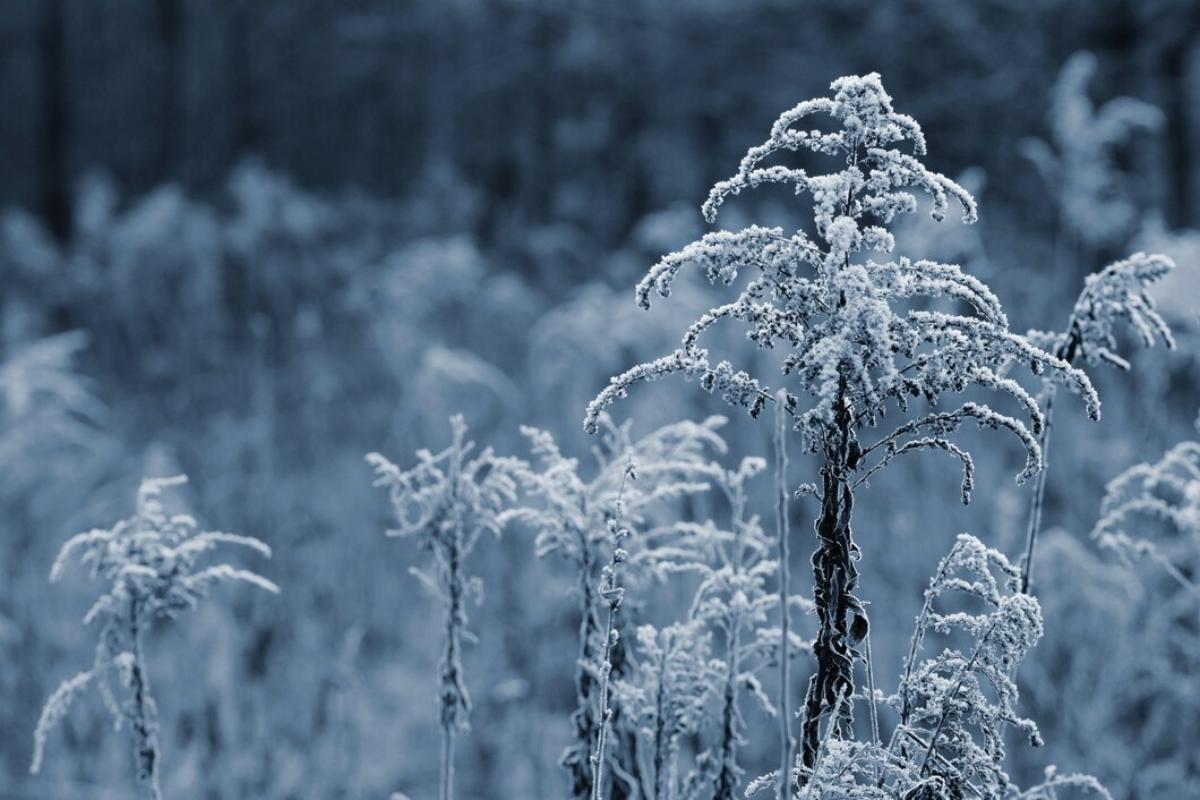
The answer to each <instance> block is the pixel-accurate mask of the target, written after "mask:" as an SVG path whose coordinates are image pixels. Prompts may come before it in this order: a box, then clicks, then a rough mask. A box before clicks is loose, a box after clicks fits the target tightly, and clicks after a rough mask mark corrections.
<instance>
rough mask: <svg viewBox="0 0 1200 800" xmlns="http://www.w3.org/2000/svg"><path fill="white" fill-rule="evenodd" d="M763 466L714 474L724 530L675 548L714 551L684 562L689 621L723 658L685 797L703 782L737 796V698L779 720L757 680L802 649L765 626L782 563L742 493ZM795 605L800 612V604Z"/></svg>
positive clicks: (706, 530) (776, 599) (729, 798)
mask: <svg viewBox="0 0 1200 800" xmlns="http://www.w3.org/2000/svg"><path fill="white" fill-rule="evenodd" d="M765 468H766V462H765V461H764V460H763V459H761V458H745V459H743V460H742V462H741V464H739V466H738V468H737V469H736V470H723V469H720V468H718V469H716V470H715V471H714V473H713V475H712V483H713V485H714V486H715V487H717V488H718V489H719V490H720V491H721V493H722V494H723V495H724V496H725V499H726V501H727V502H728V504H729V508H730V526H729V529H728V530H723V529H720V528H718V527H717V526H716V525H714V524H713V523H711V522H709V523H707V524H705V525H700V526H696V527H697V530H696V533H695V534H694V535H693V536H692V537H690V538H689V539H688V540H684V541H682V542H680V545H681V547H682V548H684V549H685V551H686V552H688V553H699V554H706V553H712V555H710V556H709V557H708V558H706V559H704V560H699V561H691V562H684V563H685V566H686V568H688V569H691V570H693V571H695V572H697V573H699V575H700V578H701V581H700V584H699V586H697V588H696V593H695V595H694V597H693V599H692V607H691V611H690V614H689V618H690V619H691V620H695V621H699V622H703V623H705V624H707V625H708V626H709V627H710V628H711V629H713V630H715V631H716V632H717V633H718V634H719V635H720V637H721V639H722V641H723V643H724V658H723V660H722V661H721V662H720V663H719V665H718V669H717V672H716V680H717V685H716V686H715V687H714V691H713V694H714V695H715V696H716V697H717V698H718V703H719V705H718V710H717V712H716V714H715V717H716V723H717V737H716V739H715V741H713V743H712V745H711V746H710V747H709V748H707V749H706V750H704V751H703V752H702V753H700V755H699V756H697V759H696V769H695V773H694V775H693V776H691V777H690V778H689V780H688V785H689V786H696V789H695V790H694V791H689V793H688V796H689V797H700V796H703V795H702V793H701V791H700V789H699V786H700V785H703V784H707V786H708V788H709V793H710V794H711V797H712V798H713V800H733V798H734V797H736V796H737V794H738V788H737V787H738V784H739V783H740V782H741V779H742V774H743V770H742V768H741V767H740V766H739V764H738V747H739V746H740V745H743V744H745V743H746V739H745V728H746V722H745V719H744V718H743V716H742V711H741V706H740V700H741V697H742V695H743V694H744V693H747V692H748V693H750V694H751V695H752V696H753V697H754V698H756V699H757V700H758V701H759V703H760V704H761V706H762V708H763V709H764V710H765V711H766V712H767V713H768V714H770V715H772V716H777V715H778V716H784V715H779V714H778V711H777V709H776V708H775V706H774V704H773V703H772V702H771V700H770V698H769V697H768V696H767V693H766V691H765V690H764V688H763V686H762V683H761V682H760V680H759V677H758V674H759V673H760V672H761V671H762V670H763V669H764V668H765V667H766V666H767V665H768V664H769V663H771V662H772V661H773V660H775V659H779V660H780V661H783V660H784V659H786V658H787V656H786V653H788V652H789V651H799V650H800V649H801V648H802V647H803V642H802V641H800V639H799V637H797V636H796V635H795V634H793V633H791V632H789V631H787V630H786V629H784V628H778V629H777V628H772V627H769V626H768V622H769V619H770V615H771V613H772V612H773V611H774V609H776V608H777V607H778V606H779V605H780V603H781V596H780V594H776V593H774V592H771V591H769V590H768V586H767V584H768V582H769V581H770V579H771V578H772V577H774V576H776V575H777V574H778V573H779V565H780V562H779V561H778V560H776V559H773V558H770V553H771V540H770V537H768V535H767V534H766V532H765V531H764V530H763V527H762V524H761V522H760V521H759V518H758V516H757V515H754V514H750V513H749V512H748V510H747V502H748V496H747V487H746V484H747V482H748V481H749V480H750V479H752V478H753V477H754V476H755V475H757V474H759V473H761V472H762V471H763V470H764V469H765ZM790 599H791V600H792V601H793V602H795V601H798V600H800V598H794V597H793V598H790ZM799 604H800V605H801V606H803V605H804V602H803V601H800V603H799ZM782 637H786V638H787V639H788V640H789V644H790V647H785V646H784V645H783V644H782V643H781V638H782Z"/></svg>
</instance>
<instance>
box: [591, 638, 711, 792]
mask: <svg viewBox="0 0 1200 800" xmlns="http://www.w3.org/2000/svg"><path fill="white" fill-rule="evenodd" d="M637 640H638V647H637V648H636V650H637V659H638V660H637V666H636V668H635V669H634V670H633V673H632V674H631V675H629V676H627V677H625V678H622V679H621V680H618V681H616V682H615V683H614V685H613V690H614V692H615V693H616V696H617V697H618V698H620V700H621V705H622V707H623V708H625V709H626V712H625V713H626V714H627V715H628V716H629V722H630V724H632V725H634V726H635V727H636V729H637V732H638V735H639V738H640V740H641V741H642V742H643V744H644V745H645V747H644V748H643V749H642V751H641V752H642V754H643V755H644V756H645V758H644V759H643V761H648V762H649V763H642V764H639V765H638V769H639V771H640V772H641V775H642V785H643V786H647V787H653V790H652V792H649V793H648V794H649V798H648V800H673V798H675V797H676V796H677V795H678V788H679V778H678V758H677V757H678V751H679V740H680V738H681V737H683V736H686V735H689V734H694V733H696V732H697V731H699V729H700V728H701V726H702V725H703V723H704V722H705V721H706V720H707V719H708V713H707V706H708V704H709V703H710V702H711V700H712V694H713V690H714V689H715V688H716V687H717V686H718V685H719V683H720V674H721V672H722V669H721V664H720V662H719V661H716V660H714V659H710V658H709V653H710V650H711V646H712V634H711V633H710V632H709V631H707V630H705V627H704V626H703V624H701V622H700V621H699V620H695V619H693V620H689V621H687V622H683V623H676V624H674V625H669V626H667V627H665V628H662V629H659V628H655V627H654V626H653V625H642V626H640V627H639V628H638V629H637Z"/></svg>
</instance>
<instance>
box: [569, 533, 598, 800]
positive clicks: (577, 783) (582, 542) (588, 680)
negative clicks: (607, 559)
mask: <svg viewBox="0 0 1200 800" xmlns="http://www.w3.org/2000/svg"><path fill="white" fill-rule="evenodd" d="M579 546H580V553H581V563H580V572H579V594H580V600H579V603H580V609H581V611H582V612H583V617H582V619H581V620H580V622H579V660H578V661H577V662H576V668H575V702H576V706H575V711H574V712H572V714H571V722H572V724H573V725H574V728H575V744H574V745H573V746H572V747H571V748H570V749H569V750H568V751H567V752H566V753H564V754H563V764H564V765H565V766H566V767H567V769H568V770H569V771H570V773H571V797H572V798H575V800H586V798H588V797H589V796H590V795H591V784H592V770H591V767H590V765H589V763H588V754H589V751H590V750H591V748H592V742H593V741H594V740H595V738H596V717H595V712H594V710H593V707H592V687H593V682H594V681H593V678H592V673H591V670H590V669H589V668H588V667H587V665H588V664H589V663H591V659H592V635H593V634H594V633H595V631H596V630H597V629H598V628H599V623H598V622H597V620H596V611H595V608H594V605H595V595H596V591H595V586H594V584H593V581H594V577H593V575H592V570H593V565H594V562H595V556H594V554H593V552H592V546H591V544H590V542H588V540H587V536H586V535H585V534H584V533H583V532H580V534H579Z"/></svg>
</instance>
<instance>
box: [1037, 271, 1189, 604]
mask: <svg viewBox="0 0 1200 800" xmlns="http://www.w3.org/2000/svg"><path fill="white" fill-rule="evenodd" d="M1174 268H1175V263H1174V262H1173V261H1172V260H1171V259H1170V258H1167V257H1166V256H1163V255H1147V254H1145V253H1134V254H1133V255H1132V256H1130V257H1129V258H1126V259H1123V260H1121V261H1117V262H1115V263H1113V264H1109V265H1108V266H1107V267H1105V268H1104V269H1102V270H1100V271H1099V272H1097V273H1094V274H1092V275H1089V276H1088V277H1087V280H1086V281H1085V283H1084V287H1083V291H1082V292H1081V293H1080V294H1079V298H1078V299H1077V300H1076V301H1075V307H1074V308H1073V309H1072V311H1071V316H1070V318H1069V319H1068V320H1067V327H1066V330H1064V331H1062V332H1059V333H1047V332H1044V331H1030V332H1029V333H1028V334H1026V336H1028V337H1029V339H1030V340H1031V341H1033V342H1036V343H1037V344H1038V345H1039V346H1040V347H1042V348H1044V349H1045V350H1048V351H1050V352H1052V353H1054V355H1055V356H1056V357H1057V358H1060V359H1062V360H1063V361H1064V362H1066V363H1067V364H1074V363H1075V362H1076V361H1077V360H1078V359H1080V358H1083V359H1084V360H1086V361H1087V362H1088V364H1091V365H1096V364H1109V365H1111V366H1114V367H1116V368H1117V369H1120V370H1126V371H1127V370H1129V368H1130V365H1129V362H1128V361H1127V360H1125V359H1124V358H1122V357H1121V356H1120V355H1119V354H1118V353H1117V338H1116V330H1117V328H1118V327H1119V326H1127V327H1129V328H1130V329H1132V330H1133V332H1134V333H1135V334H1136V336H1137V338H1138V339H1139V340H1140V341H1141V342H1142V344H1143V345H1145V346H1146V347H1153V346H1154V345H1155V343H1156V342H1158V341H1159V340H1161V341H1162V342H1163V344H1164V345H1165V346H1166V347H1167V349H1169V350H1173V349H1174V348H1175V339H1174V337H1173V336H1172V335H1171V330H1170V328H1169V327H1168V326H1167V323H1166V320H1164V319H1163V318H1162V316H1161V315H1160V314H1159V313H1158V311H1157V310H1156V309H1155V307H1154V298H1152V297H1151V296H1150V292H1149V289H1150V287H1151V286H1152V285H1154V284H1155V283H1157V282H1158V281H1159V280H1161V279H1162V278H1163V277H1164V276H1166V274H1167V273H1168V272H1170V271H1171V270H1172V269H1174ZM1055 389H1056V387H1055V384H1054V383H1052V382H1050V381H1047V382H1046V385H1045V387H1044V388H1043V390H1042V392H1041V394H1040V396H1039V397H1038V402H1039V403H1040V404H1041V405H1042V407H1043V409H1044V413H1043V416H1044V417H1045V422H1044V424H1043V425H1042V430H1041V433H1040V434H1039V438H1038V443H1039V445H1040V446H1041V450H1042V460H1043V462H1044V461H1046V459H1047V453H1048V451H1049V445H1050V428H1051V423H1052V420H1053V415H1054V395H1055ZM1047 472H1048V470H1046V469H1043V470H1042V471H1041V472H1040V473H1038V476H1037V479H1036V480H1035V483H1034V487H1033V497H1032V499H1031V501H1030V512H1029V526H1028V529H1027V533H1026V537H1025V555H1024V556H1023V558H1022V560H1021V591H1022V592H1028V591H1029V590H1030V583H1031V580H1032V574H1033V558H1034V554H1035V550H1036V547H1037V540H1038V535H1039V533H1040V530H1041V524H1042V501H1043V498H1044V497H1045V492H1046V475H1047Z"/></svg>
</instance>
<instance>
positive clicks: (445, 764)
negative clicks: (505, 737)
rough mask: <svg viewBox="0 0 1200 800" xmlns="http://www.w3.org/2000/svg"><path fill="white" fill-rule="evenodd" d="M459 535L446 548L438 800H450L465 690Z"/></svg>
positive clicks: (452, 536)
mask: <svg viewBox="0 0 1200 800" xmlns="http://www.w3.org/2000/svg"><path fill="white" fill-rule="evenodd" d="M460 544H461V532H460V530H459V528H458V527H457V526H455V529H454V531H453V532H452V533H451V534H450V537H449V541H448V543H447V546H446V584H447V586H446V588H447V592H446V595H447V602H446V631H445V633H446V651H445V653H444V654H443V657H442V677H441V706H442V714H441V723H442V772H441V781H440V784H439V785H440V797H441V800H453V798H454V736H455V729H456V728H457V727H458V725H459V712H460V711H461V710H463V709H464V708H465V707H466V706H467V703H468V701H467V698H466V694H465V687H464V686H463V682H462V675H461V674H460V673H459V663H460V659H459V645H460V630H461V623H462V615H463V611H462V593H463V585H462V571H461V567H460V555H461V553H460Z"/></svg>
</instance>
